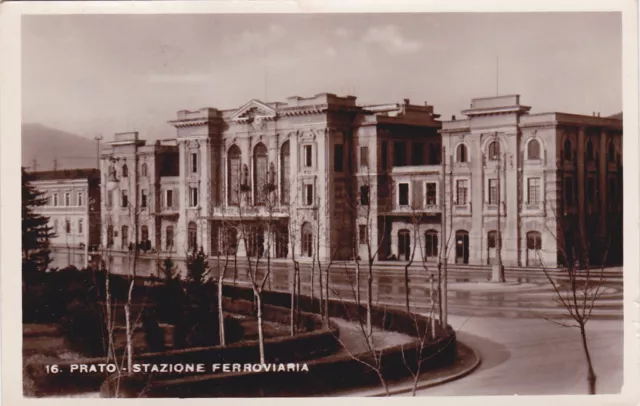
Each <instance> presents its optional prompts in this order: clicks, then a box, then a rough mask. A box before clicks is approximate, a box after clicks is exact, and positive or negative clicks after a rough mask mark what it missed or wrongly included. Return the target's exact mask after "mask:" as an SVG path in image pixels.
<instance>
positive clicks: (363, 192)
mask: <svg viewBox="0 0 640 406" xmlns="http://www.w3.org/2000/svg"><path fill="white" fill-rule="evenodd" d="M360 205H361V206H368V205H369V186H360Z"/></svg>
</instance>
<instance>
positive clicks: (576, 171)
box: [441, 95, 622, 266]
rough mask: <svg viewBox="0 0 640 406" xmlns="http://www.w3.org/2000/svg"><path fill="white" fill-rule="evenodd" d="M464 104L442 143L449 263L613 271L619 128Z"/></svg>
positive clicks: (618, 225)
mask: <svg viewBox="0 0 640 406" xmlns="http://www.w3.org/2000/svg"><path fill="white" fill-rule="evenodd" d="M529 110H530V107H528V106H524V105H522V104H521V103H520V98H519V96H518V95H510V96H501V97H489V98H478V99H473V100H472V102H471V107H470V108H469V109H467V110H464V111H463V112H462V113H463V114H464V115H466V116H467V117H466V118H465V119H462V120H455V119H454V120H451V121H445V122H443V125H442V130H441V134H442V140H443V148H444V150H445V156H446V158H445V160H446V162H447V164H448V166H447V167H446V168H445V169H444V177H443V179H444V184H445V190H446V193H445V194H446V197H445V198H446V200H447V202H448V206H447V213H448V216H446V228H447V229H448V231H449V234H450V235H449V236H450V237H451V238H453V244H454V247H455V249H452V250H451V251H450V252H449V255H448V260H449V262H456V263H470V264H494V263H496V262H497V261H499V260H502V263H503V264H504V265H507V266H556V265H560V264H564V263H566V262H567V261H573V260H580V262H581V263H583V264H584V263H585V262H586V261H587V260H589V261H590V262H591V263H601V262H603V261H606V262H614V263H621V261H622V251H621V247H622V121H621V120H618V119H615V118H604V117H599V116H595V114H594V115H593V116H584V115H575V114H565V113H539V114H529Z"/></svg>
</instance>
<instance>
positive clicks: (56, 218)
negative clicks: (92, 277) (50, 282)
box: [31, 169, 101, 267]
mask: <svg viewBox="0 0 640 406" xmlns="http://www.w3.org/2000/svg"><path fill="white" fill-rule="evenodd" d="M31 174H32V176H33V181H32V182H31V184H32V186H33V187H34V188H36V189H37V190H39V191H41V192H42V193H44V197H45V198H46V202H47V203H46V205H44V206H40V207H37V208H35V211H36V212H37V213H39V214H42V215H44V216H46V217H48V218H49V225H50V226H51V228H52V231H53V232H54V233H55V236H54V237H53V238H51V239H50V243H51V247H52V250H53V251H55V252H57V253H58V254H59V255H54V256H53V259H54V262H53V263H52V264H51V266H53V267H64V266H67V265H70V264H73V265H76V266H83V265H84V264H85V260H84V258H75V257H74V256H75V253H76V252H77V253H79V254H78V255H81V256H82V255H86V251H87V250H89V248H93V247H97V246H98V245H99V244H100V235H101V231H100V218H101V214H100V200H101V199H100V187H99V185H100V172H99V171H98V169H69V170H57V171H40V172H32V173H31Z"/></svg>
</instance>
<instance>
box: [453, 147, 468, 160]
mask: <svg viewBox="0 0 640 406" xmlns="http://www.w3.org/2000/svg"><path fill="white" fill-rule="evenodd" d="M468 160H469V157H468V155H467V146H466V145H464V144H460V145H458V148H457V149H456V161H457V162H467V161H468Z"/></svg>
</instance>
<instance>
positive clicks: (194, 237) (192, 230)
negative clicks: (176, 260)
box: [187, 221, 198, 251]
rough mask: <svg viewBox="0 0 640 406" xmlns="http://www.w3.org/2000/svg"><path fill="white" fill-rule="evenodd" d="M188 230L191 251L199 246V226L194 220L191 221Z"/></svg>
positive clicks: (188, 242)
mask: <svg viewBox="0 0 640 406" xmlns="http://www.w3.org/2000/svg"><path fill="white" fill-rule="evenodd" d="M187 230H188V234H187V244H188V247H189V251H195V250H196V249H197V248H198V232H197V231H198V227H197V226H196V223H194V222H193V221H191V222H189V226H188V228H187Z"/></svg>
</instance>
